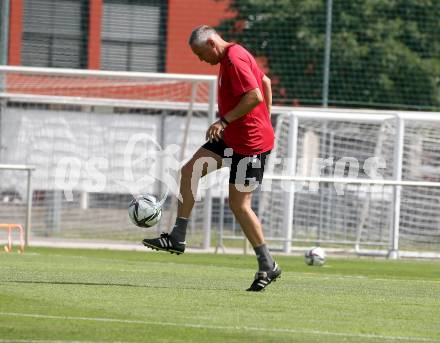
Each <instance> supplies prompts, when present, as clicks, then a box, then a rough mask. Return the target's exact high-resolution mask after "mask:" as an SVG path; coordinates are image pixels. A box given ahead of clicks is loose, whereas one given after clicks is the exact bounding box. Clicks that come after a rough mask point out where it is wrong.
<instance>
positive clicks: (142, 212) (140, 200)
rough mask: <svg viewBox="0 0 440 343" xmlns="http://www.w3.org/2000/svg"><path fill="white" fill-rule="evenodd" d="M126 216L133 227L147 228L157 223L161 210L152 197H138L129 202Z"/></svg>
mask: <svg viewBox="0 0 440 343" xmlns="http://www.w3.org/2000/svg"><path fill="white" fill-rule="evenodd" d="M128 216H129V217H130V220H131V222H132V223H133V224H134V225H136V226H139V227H143V228H149V227H152V226H154V225H156V224H157V223H158V222H159V220H160V218H161V217H162V208H161V206H160V204H159V203H158V202H157V199H156V197H154V196H153V195H140V196H138V197H136V198H134V199H133V200H132V201H131V202H130V205H129V206H128Z"/></svg>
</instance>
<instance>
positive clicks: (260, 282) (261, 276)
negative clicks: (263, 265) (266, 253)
mask: <svg viewBox="0 0 440 343" xmlns="http://www.w3.org/2000/svg"><path fill="white" fill-rule="evenodd" d="M280 275H281V268H280V267H278V264H277V263H276V262H275V264H274V266H273V269H272V270H268V271H259V272H257V273H256V274H255V280H254V282H252V285H251V287H249V288H248V289H247V290H246V291H248V292H260V291H262V290H263V289H265V288H266V287H267V286H268V285H269V284H270V283H271V282H272V281H276V279H277V278H279V277H280Z"/></svg>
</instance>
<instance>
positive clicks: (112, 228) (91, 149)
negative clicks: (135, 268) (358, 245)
mask: <svg viewBox="0 0 440 343" xmlns="http://www.w3.org/2000/svg"><path fill="white" fill-rule="evenodd" d="M216 80H217V79H216V77H215V76H207V75H181V74H160V73H141V72H114V71H98V70H73V69H61V68H60V69H53V68H33V67H13V66H0V105H1V107H0V163H7V164H18V163H26V164H32V165H34V166H35V168H36V170H35V173H34V175H33V176H34V198H35V202H34V207H33V212H34V216H33V229H32V232H31V233H30V237H31V240H32V239H33V240H39V239H40V240H44V239H46V238H50V239H59V240H73V239H76V240H105V241H118V242H121V241H126V242H140V239H141V238H142V235H145V234H146V233H145V232H141V231H140V230H136V229H134V228H133V227H132V224H131V223H130V222H129V220H128V217H127V211H126V209H127V206H128V202H129V200H130V197H131V195H132V194H135V193H136V194H137V193H143V192H146V193H152V194H155V195H156V196H157V197H164V196H166V195H168V197H167V198H166V199H164V200H166V202H165V204H164V213H163V219H162V221H161V223H160V225H159V226H158V227H157V231H162V230H163V231H165V230H168V229H169V228H168V227H166V226H168V225H169V223H170V219H168V218H172V216H173V208H174V207H175V203H173V200H172V199H174V198H175V194H176V192H178V184H177V182H176V180H177V179H178V175H177V174H178V168H179V163H182V162H183V161H184V160H185V159H187V158H188V157H189V156H191V155H192V153H194V151H195V149H197V148H198V147H199V146H200V145H201V144H202V143H203V142H204V141H203V140H204V132H205V130H206V128H207V127H208V125H209V124H210V123H212V122H213V121H214V118H215V116H216V105H217V104H216V95H217V81H216ZM167 177H168V179H167ZM171 181H173V182H171ZM1 188H2V189H0V191H1V190H7V189H12V190H14V191H18V192H19V193H22V192H23V190H22V189H21V187H20V180H19V178H17V177H14V178H10V179H8V180H7V179H4V180H3V182H2V185H1ZM176 188H177V189H176ZM210 192H211V191H210V189H206V190H204V192H203V194H202V196H203V198H204V199H205V201H203V202H200V203H198V204H197V205H196V207H195V209H194V213H193V218H194V220H193V221H192V223H191V225H190V228H189V231H190V233H191V235H192V238H193V239H192V242H193V243H194V245H195V246H200V247H202V248H207V247H208V246H209V245H210V242H211V206H212V202H211V194H210ZM1 205H2V204H1V203H0V207H1ZM3 206H6V205H3ZM147 234H148V233H147ZM152 234H155V233H154V232H152Z"/></svg>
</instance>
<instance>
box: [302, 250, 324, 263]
mask: <svg viewBox="0 0 440 343" xmlns="http://www.w3.org/2000/svg"><path fill="white" fill-rule="evenodd" d="M304 262H305V263H306V264H308V265H309V266H322V265H323V264H324V263H325V251H324V249H322V248H320V247H315V248H312V249H309V250H307V251H306V253H305V254H304Z"/></svg>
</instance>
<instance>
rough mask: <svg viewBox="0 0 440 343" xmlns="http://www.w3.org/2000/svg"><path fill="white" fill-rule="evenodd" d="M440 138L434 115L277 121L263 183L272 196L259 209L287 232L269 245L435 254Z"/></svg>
mask: <svg viewBox="0 0 440 343" xmlns="http://www.w3.org/2000/svg"><path fill="white" fill-rule="evenodd" d="M439 130H440V115H439V114H438V113H421V112H412V113H411V112H400V111H394V112H393V111H368V110H341V109H293V110H290V111H289V112H287V113H284V114H282V115H280V116H278V119H277V124H276V141H277V144H276V148H275V150H274V152H273V153H272V154H271V159H272V161H269V163H268V166H267V171H266V174H265V179H266V180H268V181H270V182H269V184H270V187H269V188H270V189H271V191H270V192H264V190H263V191H262V192H261V197H260V204H259V214H260V217H261V218H262V221H263V224H265V225H266V226H267V227H271V228H272V227H280V228H281V229H280V231H278V232H276V231H274V232H272V233H271V235H269V239H272V240H274V241H280V242H282V246H281V248H282V249H283V251H285V252H289V251H290V250H291V248H292V242H296V243H297V244H298V243H300V242H302V243H309V244H318V245H325V244H333V245H336V246H338V245H340V244H350V245H351V244H353V245H354V251H356V252H358V253H366V252H369V253H375V254H376V253H378V254H386V255H388V256H389V257H390V258H397V257H398V256H399V250H400V246H401V245H403V248H404V249H409V250H412V249H413V248H414V247H415V246H418V247H419V248H416V249H421V248H420V247H422V246H423V247H424V250H425V249H426V250H425V252H427V254H425V256H428V255H429V256H430V255H432V254H431V253H432V252H435V251H437V252H438V249H437V247H438V244H439V243H440V182H439V181H440V134H439V132H440V131H439ZM275 159H280V161H279V163H278V165H276V164H274V162H273V161H274V160H275ZM283 159H284V160H287V161H288V162H287V163H282V162H283ZM282 184H284V186H282ZM305 203H306V205H305ZM401 242H403V244H400V243H401ZM362 246H366V247H369V246H377V247H379V251H377V250H373V251H371V250H368V249H365V248H364V249H362ZM403 254H407V255H411V256H417V255H420V254H417V253H414V252H413V253H406V252H404V253H403Z"/></svg>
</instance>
